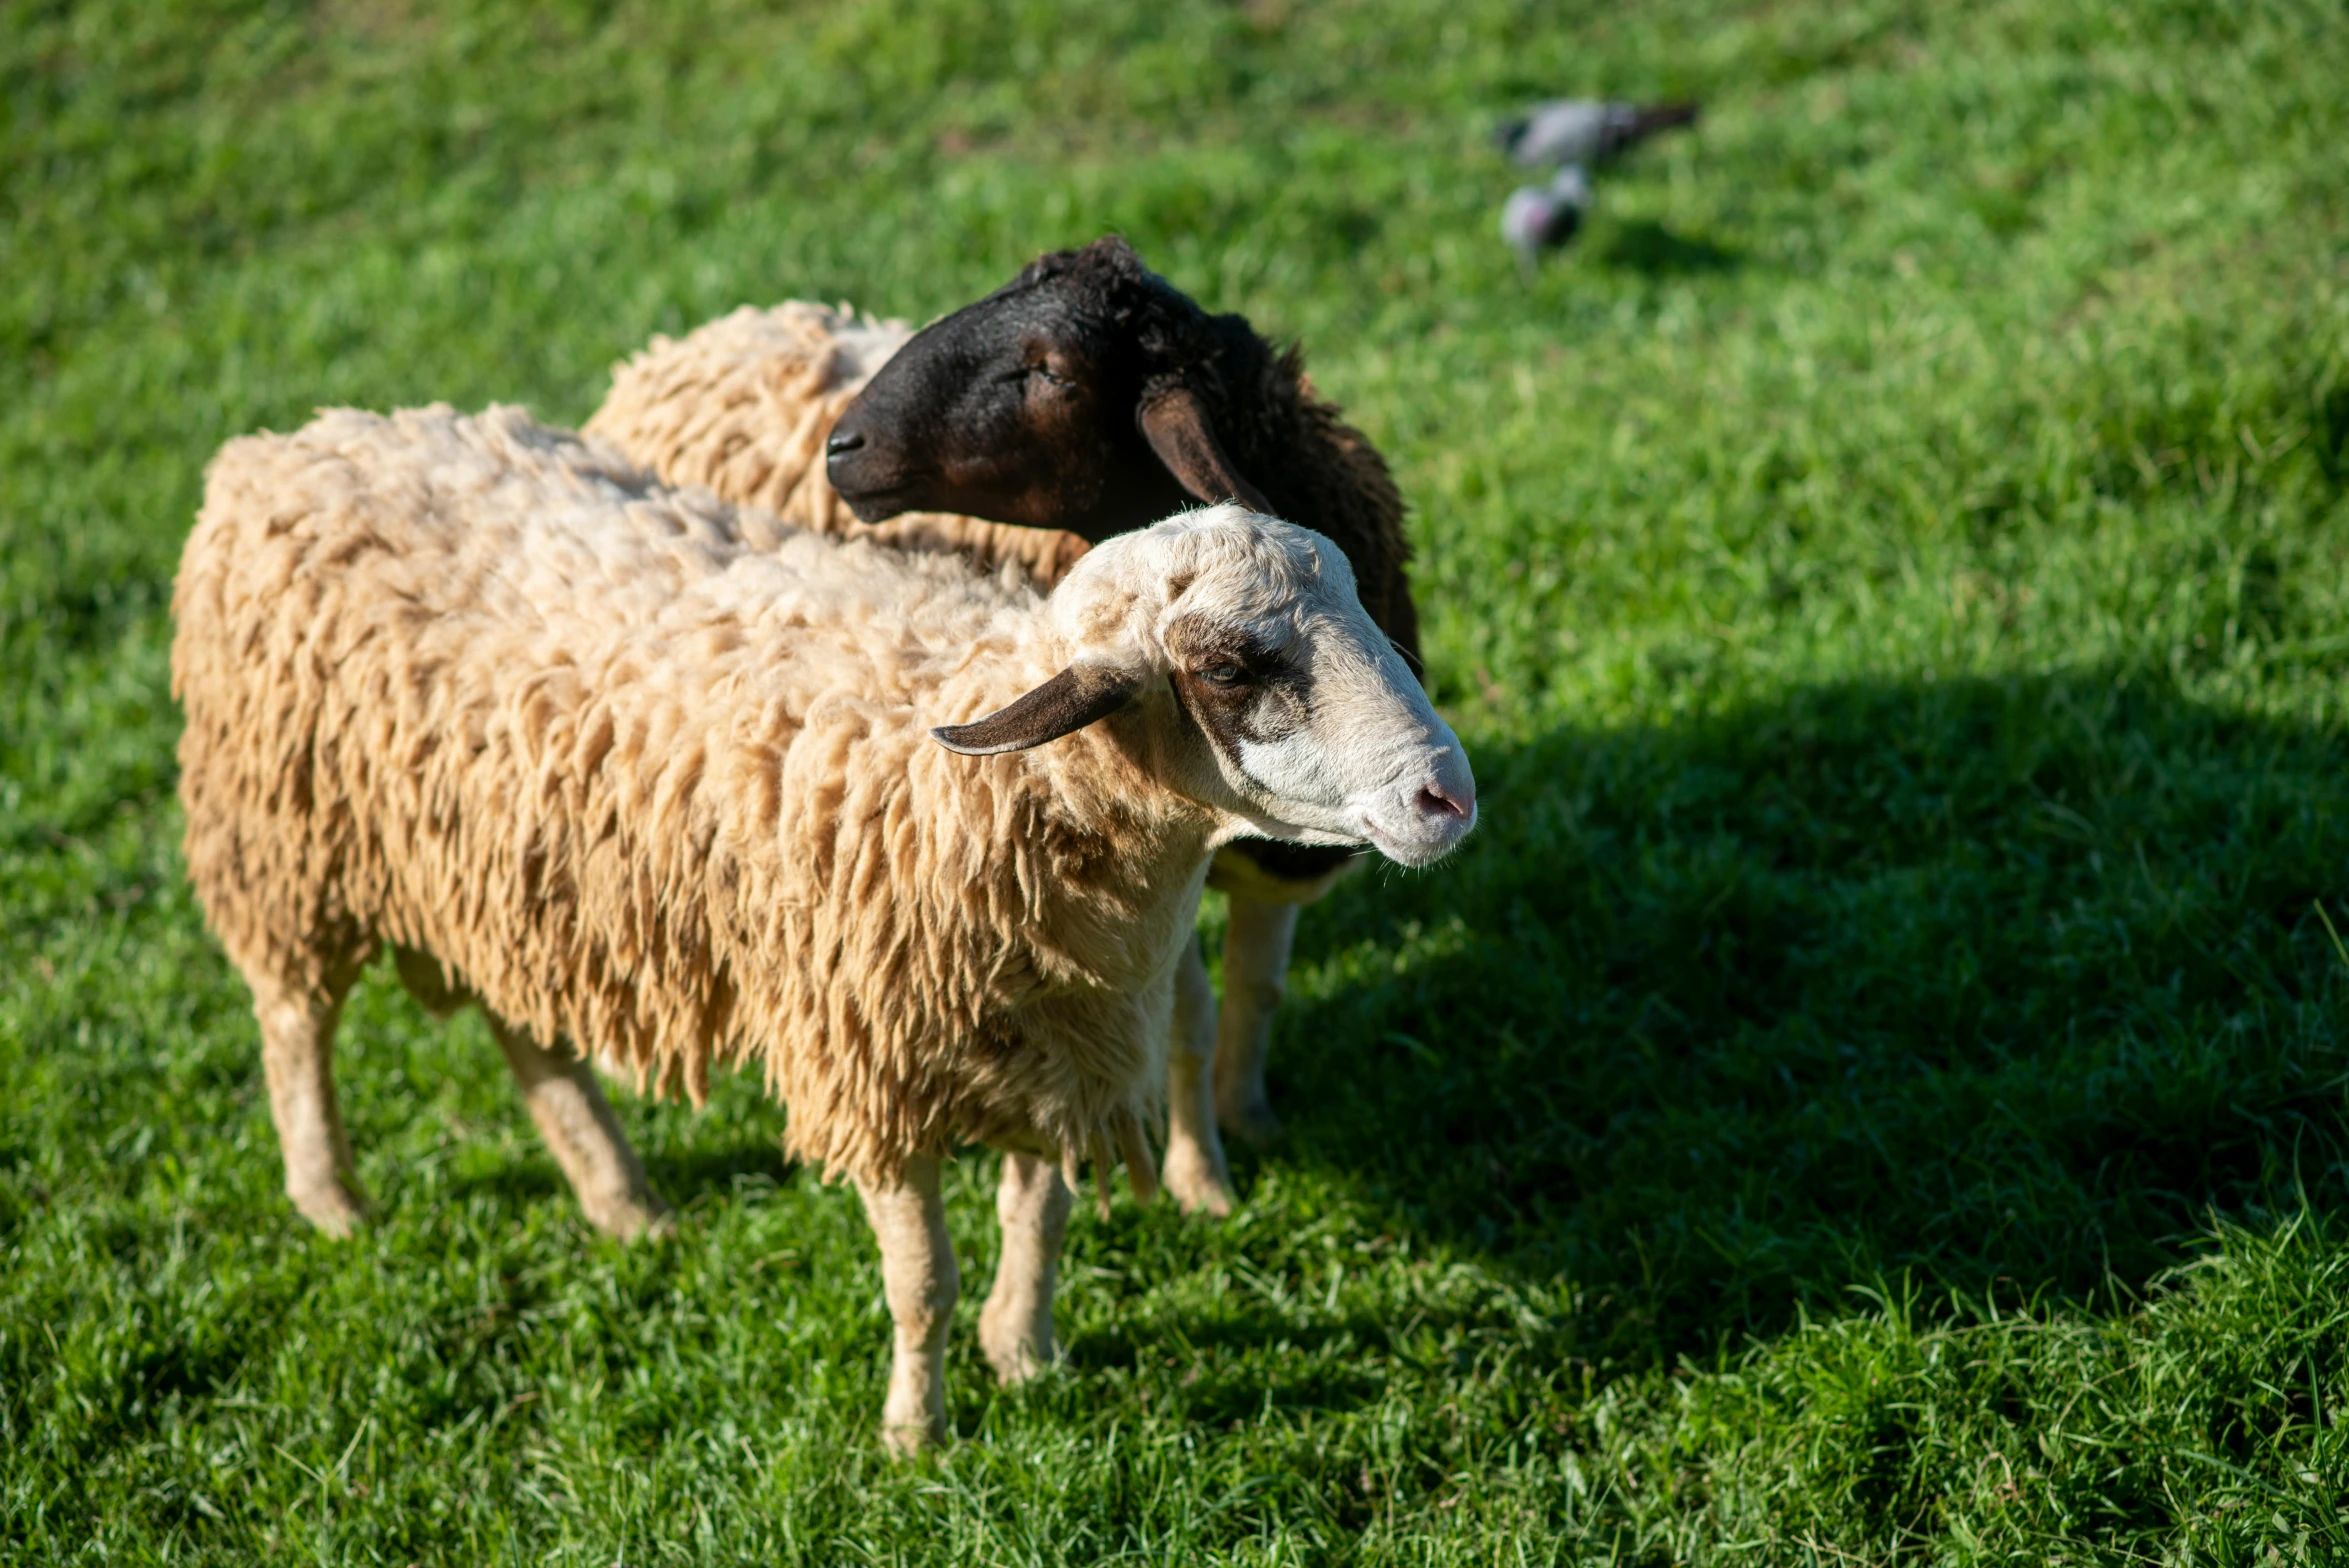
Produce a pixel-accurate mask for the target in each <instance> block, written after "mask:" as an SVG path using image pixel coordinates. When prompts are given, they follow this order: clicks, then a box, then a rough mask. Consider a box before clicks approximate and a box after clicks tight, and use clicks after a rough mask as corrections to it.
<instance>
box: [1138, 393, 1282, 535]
mask: <svg viewBox="0 0 2349 1568" xmlns="http://www.w3.org/2000/svg"><path fill="white" fill-rule="evenodd" d="M1135 420H1136V423H1138V424H1139V425H1141V427H1142V436H1143V439H1144V440H1146V441H1148V442H1149V443H1150V450H1151V451H1153V452H1156V453H1157V454H1158V460H1159V461H1160V462H1161V463H1164V464H1165V465H1166V471H1167V472H1168V473H1170V474H1172V475H1174V476H1175V480H1176V482H1177V483H1179V484H1180V485H1181V486H1182V487H1183V488H1184V489H1185V490H1188V491H1189V492H1190V493H1191V494H1192V496H1194V497H1195V498H1196V499H1198V500H1201V501H1205V502H1207V503H1208V504H1210V505H1213V504H1214V503H1215V502H1217V501H1237V502H1239V503H1240V504H1241V505H1242V506H1244V507H1246V508H1248V510H1249V511H1251V512H1270V511H1271V510H1272V503H1271V502H1270V501H1267V500H1266V499H1264V492H1263V491H1261V490H1259V489H1257V488H1256V487H1255V486H1254V485H1252V484H1250V483H1248V481H1247V480H1246V479H1245V478H1244V477H1242V475H1241V473H1240V471H1239V470H1238V469H1236V468H1234V467H1233V466H1232V460H1231V459H1230V458H1228V457H1226V456H1224V455H1223V446H1222V444H1221V443H1220V442H1218V441H1217V440H1216V439H1215V427H1214V426H1213V425H1211V424H1209V423H1208V421H1207V406H1206V405H1205V404H1204V403H1201V402H1200V401H1199V394H1198V393H1196V392H1194V391H1192V390H1191V389H1190V388H1189V387H1176V388H1174V389H1173V390H1171V391H1167V392H1161V393H1160V394H1159V395H1158V396H1156V397H1154V398H1152V399H1151V400H1150V401H1149V402H1147V403H1144V404H1143V405H1142V408H1141V412H1140V413H1139V414H1137V415H1136V416H1135Z"/></svg>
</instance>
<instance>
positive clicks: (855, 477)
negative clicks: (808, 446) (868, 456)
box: [824, 452, 937, 523]
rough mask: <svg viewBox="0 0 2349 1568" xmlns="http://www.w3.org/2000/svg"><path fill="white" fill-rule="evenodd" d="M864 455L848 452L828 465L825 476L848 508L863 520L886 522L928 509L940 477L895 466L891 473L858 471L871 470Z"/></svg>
mask: <svg viewBox="0 0 2349 1568" xmlns="http://www.w3.org/2000/svg"><path fill="white" fill-rule="evenodd" d="M863 455H864V454H862V453H859V452H844V453H841V454H839V455H838V456H835V457H833V458H831V459H830V460H829V461H828V462H827V463H826V464H825V465H824V472H825V476H826V477H827V478H829V479H830V480H831V481H832V488H833V489H834V490H835V491H837V492H838V493H839V495H840V499H841V500H843V501H846V502H847V503H848V509H849V510H850V511H852V512H854V513H855V514H856V517H857V521H858V522H861V523H879V522H886V521H888V520H889V519H890V518H892V517H895V516H897V515H898V514H899V513H901V512H916V511H922V510H925V508H924V507H923V504H922V503H923V501H924V500H925V498H927V496H928V495H929V492H930V489H931V487H932V485H933V484H934V483H935V482H936V480H937V476H936V475H935V474H932V473H928V472H926V471H924V470H921V469H907V468H893V469H891V470H890V471H888V472H887V473H878V474H876V473H865V474H860V473H858V472H857V470H858V469H859V468H866V469H870V468H871V467H872V466H873V465H872V464H871V463H870V462H869V460H868V461H863V462H860V461H859V459H860V458H861V457H863Z"/></svg>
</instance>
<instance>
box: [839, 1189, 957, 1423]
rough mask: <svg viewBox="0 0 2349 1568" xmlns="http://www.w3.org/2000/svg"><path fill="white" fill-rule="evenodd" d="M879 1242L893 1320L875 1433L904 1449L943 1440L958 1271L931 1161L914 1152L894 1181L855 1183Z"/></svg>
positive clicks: (884, 1283) (885, 1287) (882, 1273)
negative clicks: (891, 1354) (893, 1340)
mask: <svg viewBox="0 0 2349 1568" xmlns="http://www.w3.org/2000/svg"><path fill="white" fill-rule="evenodd" d="M857 1191H858V1193H859V1194H861V1195H862V1196H863V1198H864V1200H865V1218H866V1219H867V1220H869V1221H871V1222H872V1226H873V1235H874V1236H875V1237H876V1238H877V1239H878V1240H879V1241H880V1243H881V1284H882V1287H883V1289H884V1291H885V1292H886V1294H887V1296H888V1298H889V1317H890V1319H891V1321H892V1322H894V1323H895V1324H896V1328H897V1350H896V1357H895V1359H894V1360H893V1361H892V1362H891V1364H890V1368H889V1399H888V1402H887V1403H886V1404H884V1405H883V1406H882V1407H881V1441H882V1442H884V1443H887V1444H888V1445H889V1446H890V1447H891V1448H892V1449H894V1450H896V1451H897V1452H898V1453H900V1454H911V1453H915V1452H918V1451H919V1450H921V1449H924V1448H927V1447H930V1446H931V1445H932V1444H936V1443H943V1442H944V1441H946V1329H947V1325H948V1324H949V1323H950V1322H951V1321H952V1319H953V1317H954V1298H955V1293H956V1292H957V1291H958V1290H960V1289H961V1285H962V1282H961V1279H960V1278H959V1277H958V1276H957V1274H956V1272H955V1267H954V1244H953V1242H951V1241H949V1240H948V1239H947V1236H946V1203H945V1200H944V1199H943V1198H941V1197H940V1196H939V1193H938V1161H937V1160H936V1159H935V1158H933V1157H931V1156H927V1155H917V1156H915V1157H914V1158H912V1159H910V1160H907V1161H906V1162H905V1171H904V1174H903V1175H902V1176H901V1177H900V1178H899V1179H898V1182H897V1184H896V1185H895V1186H889V1187H883V1186H879V1185H876V1184H874V1183H870V1182H859V1183H857Z"/></svg>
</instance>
